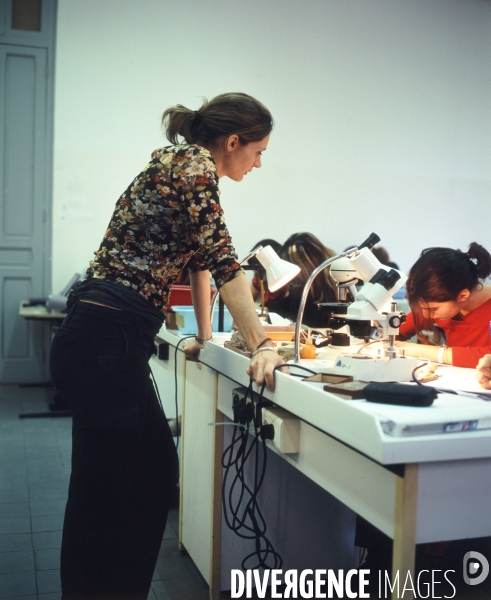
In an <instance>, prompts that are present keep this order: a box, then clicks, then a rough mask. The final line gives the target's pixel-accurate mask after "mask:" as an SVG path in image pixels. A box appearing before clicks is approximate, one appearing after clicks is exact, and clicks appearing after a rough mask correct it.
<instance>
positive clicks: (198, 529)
mask: <svg viewBox="0 0 491 600" xmlns="http://www.w3.org/2000/svg"><path fill="white" fill-rule="evenodd" d="M179 339H180V336H178V335H176V334H175V333H174V332H171V331H166V330H165V328H163V329H162V330H161V332H160V333H159V335H158V340H157V341H159V340H160V341H162V342H164V343H167V344H169V346H170V353H169V359H168V360H158V359H156V358H155V359H153V364H154V368H153V371H154V374H155V376H156V379H157V382H161V383H162V385H165V388H166V389H167V390H171V392H172V393H171V394H170V397H171V399H172V405H171V406H172V408H171V410H170V415H169V414H168V416H174V412H175V409H174V408H173V397H174V396H173V392H174V364H175V363H174V349H175V346H176V344H177V342H178V340H179ZM226 339H228V335H227V334H215V335H214V340H213V342H209V343H208V344H207V345H206V347H205V349H204V350H203V351H201V352H200V355H199V359H200V362H192V361H185V360H184V357H183V354H182V352H181V351H178V353H177V357H178V364H177V373H178V382H179V403H180V405H179V411H181V409H182V414H183V432H182V438H181V439H182V448H181V492H180V493H181V505H180V536H179V539H180V544H181V545H182V546H183V547H184V548H185V549H186V550H187V552H188V553H189V554H190V556H191V558H192V559H193V560H194V562H195V564H196V566H197V567H198V569H199V570H200V572H201V574H202V575H203V577H204V578H205V580H206V581H207V582H208V584H209V586H210V598H211V599H212V600H213V599H216V598H218V597H219V593H220V589H228V588H227V587H223V586H224V581H226V577H223V576H222V575H221V569H222V567H223V566H224V564H227V555H228V554H229V553H230V552H232V551H233V549H232V548H221V541H222V540H223V539H224V537H223V535H222V532H221V524H222V519H221V512H222V504H221V488H222V467H221V463H220V459H221V456H222V453H223V438H224V427H220V426H209V423H212V422H223V421H224V419H225V418H226V417H228V418H230V419H231V418H232V390H233V389H234V388H237V387H238V386H245V387H247V386H248V385H249V378H248V376H247V374H246V368H247V364H248V359H247V358H245V357H244V356H241V355H240V354H238V353H235V352H233V351H230V350H228V349H226V348H224V347H223V342H224V341H225V340H226ZM443 369H445V370H446V371H445V374H444V377H443V378H442V381H444V383H442V385H445V386H447V389H450V388H452V381H454V380H455V381H457V382H458V387H459V388H466V389H468V390H473V389H475V391H478V389H479V388H478V386H477V383H475V382H474V373H473V371H472V370H470V369H454V368H452V367H443ZM265 396H266V397H267V398H268V399H270V400H272V401H273V402H274V404H275V405H278V406H280V407H282V408H283V409H285V410H287V411H289V412H290V413H292V414H293V415H294V416H295V417H297V418H298V419H299V421H300V446H299V452H298V453H296V454H282V453H281V452H279V451H278V450H277V449H276V448H273V447H271V450H272V451H273V452H275V453H276V455H277V456H279V457H281V459H283V460H284V461H285V462H286V463H288V465H290V468H291V467H294V468H295V469H297V470H298V471H300V472H301V473H302V474H303V475H304V476H306V477H307V478H308V479H309V480H311V481H312V482H315V483H316V484H317V485H319V486H320V487H321V488H323V489H324V490H326V491H327V492H329V494H330V495H332V496H333V497H334V498H336V499H337V500H338V501H339V502H341V503H342V504H343V505H344V506H346V507H348V509H350V511H353V513H357V514H359V515H361V516H362V517H363V518H365V519H366V520H367V521H369V522H370V523H372V524H373V525H375V526H376V527H377V528H379V529H380V530H381V531H382V532H384V533H385V534H386V535H388V536H390V537H391V538H392V539H393V540H394V554H393V570H394V571H396V570H398V569H399V570H402V571H403V572H406V571H407V570H414V554H415V544H418V543H426V542H435V541H442V540H453V539H462V538H472V537H481V536H488V535H491V503H490V502H489V498H490V497H491V429H483V430H478V431H465V432H460V433H445V434H433V435H419V436H406V437H405V436H400V437H394V436H390V435H387V434H385V433H384V431H383V429H382V426H381V421H382V420H384V419H387V418H389V417H390V416H391V415H392V416H393V417H394V419H395V420H397V418H398V415H397V412H398V410H400V407H387V406H382V408H380V407H381V405H375V404H370V403H367V402H365V401H346V400H342V399H340V398H339V397H338V396H335V395H332V394H329V393H327V392H325V391H323V389H322V385H319V384H312V383H307V382H304V381H302V380H301V379H300V378H297V377H292V376H289V375H287V374H283V373H281V372H277V374H276V389H275V392H274V393H271V392H269V391H268V390H266V392H265ZM466 403H468V404H467V405H466ZM476 403H478V404H479V406H481V404H482V407H484V410H485V411H487V410H489V415H490V416H491V402H490V403H489V404H488V403H486V402H484V401H482V400H480V401H477V400H470V399H469V398H467V397H460V398H456V397H455V396H453V397H452V406H453V407H454V408H455V410H456V412H455V414H456V415H458V420H464V419H474V418H475V415H476V412H475V410H474V405H476ZM471 405H472V406H473V410H470V409H468V407H470V406H471ZM164 408H166V412H167V411H168V410H169V408H168V407H166V406H165V404H164ZM431 409H432V407H430V408H421V409H411V410H413V411H428V410H431ZM403 410H404V409H403ZM405 410H407V409H405ZM466 411H468V412H469V415H466ZM425 414H428V413H425ZM455 420H457V419H455ZM225 435H226V434H225ZM268 444H270V443H269V442H268ZM278 510H279V511H280V513H281V507H279V508H278ZM279 519H281V514H279ZM333 535H336V533H335V532H334V533H333ZM228 539H230V538H228ZM297 550H298V551H299V552H302V548H298V549H297ZM345 558H346V560H347V561H348V562H349V560H350V556H349V552H347V554H346V556H345ZM356 566H357V565H352V567H351V568H353V567H356ZM325 568H326V567H325ZM327 568H333V567H331V565H327ZM225 575H227V574H225ZM228 575H229V574H228Z"/></svg>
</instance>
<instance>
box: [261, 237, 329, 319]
mask: <svg viewBox="0 0 491 600" xmlns="http://www.w3.org/2000/svg"><path fill="white" fill-rule="evenodd" d="M279 254H280V257H281V258H283V259H284V260H287V261H289V262H291V263H293V264H295V265H298V266H299V267H300V269H301V271H300V273H299V274H298V275H297V276H296V277H295V279H293V280H292V281H291V282H290V283H289V284H288V286H286V287H285V288H284V289H285V294H284V296H283V297H282V298H278V299H276V300H275V301H274V302H270V303H269V304H268V307H269V309H270V310H271V311H274V312H277V313H278V314H280V315H281V316H282V317H285V318H287V319H291V320H292V321H296V320H297V314H298V309H299V306H300V300H301V297H302V292H303V289H304V287H305V283H306V282H307V279H308V278H309V276H310V274H311V273H312V271H313V270H314V269H316V268H317V267H318V266H319V265H320V264H322V263H323V262H324V261H325V260H327V259H328V258H331V257H333V256H335V255H336V253H335V252H334V251H333V250H331V249H330V248H326V246H324V244H323V243H322V242H321V241H320V240H319V238H317V237H316V236H315V235H313V234H312V233H307V232H301V233H294V234H293V235H291V236H290V237H289V238H288V239H287V240H286V242H285V243H284V244H283V247H282V248H281V250H280V252H279ZM337 298H338V296H337V289H336V283H335V282H334V280H333V279H332V277H331V275H330V273H329V269H324V270H323V271H321V272H320V273H319V274H318V276H317V277H316V278H315V279H314V282H313V284H312V287H311V288H310V292H309V295H308V297H307V302H306V304H305V311H304V316H303V323H304V324H305V325H308V326H309V327H326V325H327V317H326V314H325V313H323V312H321V311H320V310H319V309H318V308H317V303H318V302H336V301H337Z"/></svg>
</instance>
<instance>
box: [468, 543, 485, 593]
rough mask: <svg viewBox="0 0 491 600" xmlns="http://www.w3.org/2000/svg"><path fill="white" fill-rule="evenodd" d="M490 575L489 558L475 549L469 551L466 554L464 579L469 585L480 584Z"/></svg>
mask: <svg viewBox="0 0 491 600" xmlns="http://www.w3.org/2000/svg"><path fill="white" fill-rule="evenodd" d="M474 575H476V577H474ZM488 575H489V563H488V560H487V558H486V557H485V556H483V555H482V554H481V553H480V552H475V551H474V550H471V551H470V552H467V553H466V554H465V556H464V581H465V582H466V583H467V585H479V584H480V583H482V582H483V581H484V580H485V579H486V577H487V576H488Z"/></svg>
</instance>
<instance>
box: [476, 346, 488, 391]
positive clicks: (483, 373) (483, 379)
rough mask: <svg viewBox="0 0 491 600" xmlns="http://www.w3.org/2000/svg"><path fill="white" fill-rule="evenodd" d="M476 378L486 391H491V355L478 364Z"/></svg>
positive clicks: (484, 357)
mask: <svg viewBox="0 0 491 600" xmlns="http://www.w3.org/2000/svg"><path fill="white" fill-rule="evenodd" d="M476 376H477V380H478V381H479V383H480V384H481V386H482V387H483V388H484V389H485V390H491V354H486V356H483V357H482V358H481V360H480V361H479V362H478V363H477V367H476Z"/></svg>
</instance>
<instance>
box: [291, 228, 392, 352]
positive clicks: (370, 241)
mask: <svg viewBox="0 0 491 600" xmlns="http://www.w3.org/2000/svg"><path fill="white" fill-rule="evenodd" d="M379 241H380V238H379V237H378V235H377V234H376V233H372V234H370V235H369V236H368V238H367V239H366V240H365V241H364V242H363V243H362V244H360V246H358V247H356V246H355V247H354V248H349V249H348V250H346V251H345V252H341V254H337V255H336V256H333V257H331V258H328V259H327V260H325V261H324V262H323V263H322V264H320V265H319V266H318V267H317V268H316V269H314V270H313V271H312V273H311V274H310V277H309V278H308V279H307V282H306V283H305V286H304V288H303V291H302V297H301V299H300V306H299V307H298V314H297V321H296V323H295V355H294V357H293V362H295V363H298V362H299V360H300V328H301V326H302V319H303V313H304V310H305V304H306V302H307V296H308V295H309V291H310V288H311V287H312V283H313V281H314V279H315V278H316V277H317V275H319V273H320V272H321V271H323V270H324V269H325V268H326V267H328V266H329V265H330V264H332V263H333V262H335V261H336V260H339V259H340V258H344V257H345V256H351V255H352V254H355V253H356V252H358V250H361V249H362V248H372V247H373V246H375V244H377V243H378V242H379Z"/></svg>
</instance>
